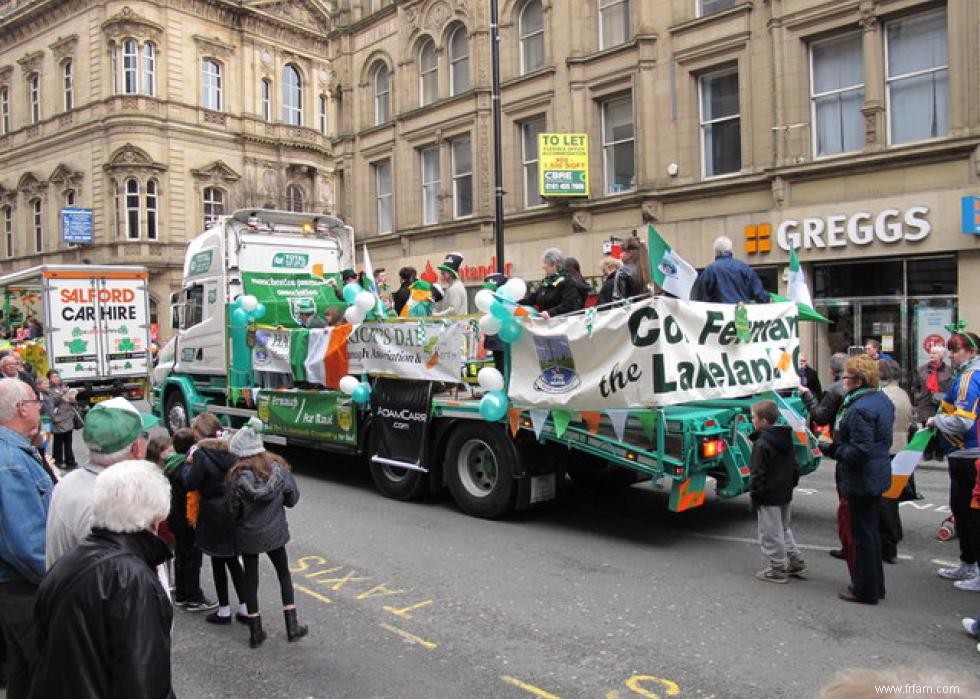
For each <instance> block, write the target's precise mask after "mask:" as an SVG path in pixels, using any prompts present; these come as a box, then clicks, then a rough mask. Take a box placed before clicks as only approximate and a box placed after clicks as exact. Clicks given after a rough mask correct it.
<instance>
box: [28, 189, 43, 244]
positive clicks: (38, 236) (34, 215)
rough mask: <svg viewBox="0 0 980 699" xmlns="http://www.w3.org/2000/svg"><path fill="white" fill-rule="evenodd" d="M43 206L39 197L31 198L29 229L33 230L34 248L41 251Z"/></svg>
mask: <svg viewBox="0 0 980 699" xmlns="http://www.w3.org/2000/svg"><path fill="white" fill-rule="evenodd" d="M43 211H44V207H43V206H42V205H41V200H40V199H32V200H31V229H32V230H33V231H34V250H35V252H41V251H42V250H44V220H43V218H42V216H43V213H42V212H43Z"/></svg>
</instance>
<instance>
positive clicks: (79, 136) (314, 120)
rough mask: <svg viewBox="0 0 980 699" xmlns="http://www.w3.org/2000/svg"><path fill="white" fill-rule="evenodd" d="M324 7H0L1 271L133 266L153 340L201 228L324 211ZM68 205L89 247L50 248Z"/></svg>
mask: <svg viewBox="0 0 980 699" xmlns="http://www.w3.org/2000/svg"><path fill="white" fill-rule="evenodd" d="M328 9H329V8H328V7H327V5H325V4H322V3H318V2H308V3H307V2H303V3H292V2H259V1H256V2H231V1H222V0H218V1H216V2H215V1H213V0H212V1H206V0H176V1H173V2H159V1H153V0H151V1H146V2H143V1H136V0H134V1H123V2H94V1H92V0H29V1H25V0H5V1H0V272H9V271H14V270H20V269H24V268H26V267H30V266H33V265H37V264H42V263H83V262H84V261H85V260H89V261H91V262H93V263H96V262H97V263H105V262H120V263H127V264H140V265H145V266H147V267H148V268H149V269H150V272H151V277H150V278H151V282H150V290H151V296H152V298H153V306H154V312H155V313H156V315H157V320H158V321H159V325H160V326H161V327H160V333H161V336H163V337H166V336H167V335H169V329H168V328H167V327H166V326H167V325H168V319H169V313H168V312H167V307H168V305H169V297H170V293H171V292H172V291H174V290H176V289H178V288H179V286H180V279H181V265H182V259H183V251H184V245H185V243H186V241H187V240H188V239H189V238H191V237H193V236H194V235H196V234H197V233H198V232H200V231H201V230H203V227H204V225H205V221H206V220H207V219H209V218H210V217H211V216H213V215H215V214H219V213H222V212H229V211H231V210H233V209H234V208H236V207H238V206H273V207H275V208H294V209H297V210H307V209H313V210H331V209H332V208H333V201H332V200H333V173H332V163H333V160H332V158H331V144H330V139H329V136H328V134H327V121H328V116H329V110H330V109H331V103H330V98H329V94H330V83H331V80H333V74H332V73H331V68H330V61H329V58H328V50H327V47H328V43H327V38H326V37H327V35H328V33H329V31H330V26H331V25H330V18H329V13H328ZM66 206H75V207H83V208H90V209H92V210H93V228H94V231H93V233H94V238H93V242H92V243H91V244H87V245H75V246H69V245H66V244H65V243H63V242H62V240H61V223H60V217H59V213H60V211H61V209H62V208H64V207H66Z"/></svg>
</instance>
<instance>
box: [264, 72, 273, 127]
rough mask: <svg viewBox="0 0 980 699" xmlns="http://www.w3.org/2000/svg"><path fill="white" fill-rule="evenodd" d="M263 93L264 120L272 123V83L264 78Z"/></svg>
mask: <svg viewBox="0 0 980 699" xmlns="http://www.w3.org/2000/svg"><path fill="white" fill-rule="evenodd" d="M261 91H262V94H261V100H262V120H263V121H272V81H271V80H269V79H268V78H263V79H262V87H261Z"/></svg>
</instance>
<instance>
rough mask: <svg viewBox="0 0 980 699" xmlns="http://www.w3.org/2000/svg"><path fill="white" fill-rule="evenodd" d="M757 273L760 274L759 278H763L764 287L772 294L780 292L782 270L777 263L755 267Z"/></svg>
mask: <svg viewBox="0 0 980 699" xmlns="http://www.w3.org/2000/svg"><path fill="white" fill-rule="evenodd" d="M752 269H754V270H755V273H756V274H757V275H759V279H761V280H762V287H763V288H764V289H765V290H766V291H768V292H769V293H770V294H778V293H779V275H780V272H781V271H782V270H781V269H780V268H779V266H777V265H766V266H762V267H753V268H752Z"/></svg>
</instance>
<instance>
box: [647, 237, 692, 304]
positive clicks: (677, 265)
mask: <svg viewBox="0 0 980 699" xmlns="http://www.w3.org/2000/svg"><path fill="white" fill-rule="evenodd" d="M647 249H648V250H649V252H650V275H651V276H652V277H653V281H654V282H656V284H657V286H659V287H660V288H661V289H663V290H664V291H666V292H667V293H669V294H673V295H674V296H676V297H677V298H679V299H685V300H687V299H690V298H691V289H692V288H693V287H694V282H695V280H696V279H697V278H698V272H697V270H696V269H694V267H692V266H691V265H690V264H688V263H687V262H686V261H685V260H684V259H683V258H682V257H681V256H680V255H678V254H677V253H675V252H674V251H673V250H671V248H670V245H668V244H667V241H666V240H664V239H663V238H661V237H660V234H659V233H657V229H656V228H654V227H653V226H652V225H651V226H647Z"/></svg>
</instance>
